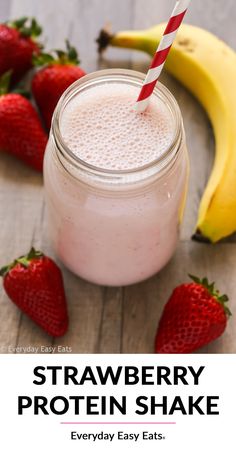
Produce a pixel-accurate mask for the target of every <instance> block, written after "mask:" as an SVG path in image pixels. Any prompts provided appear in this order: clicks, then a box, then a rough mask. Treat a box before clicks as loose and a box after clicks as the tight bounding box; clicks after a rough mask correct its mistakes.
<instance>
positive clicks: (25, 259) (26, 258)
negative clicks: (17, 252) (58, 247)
mask: <svg viewBox="0 0 236 451" xmlns="http://www.w3.org/2000/svg"><path fill="white" fill-rule="evenodd" d="M43 255H44V254H43V253H42V252H41V251H37V250H36V249H35V248H34V247H32V248H31V249H30V251H29V253H28V254H27V255H22V256H21V257H19V258H16V259H15V260H14V261H13V262H12V263H10V264H8V265H6V266H3V267H2V268H1V269H0V276H2V277H4V276H5V275H6V274H7V273H8V272H9V271H10V270H11V269H12V268H14V266H16V265H17V264H18V263H20V264H21V265H22V266H24V268H28V266H29V264H30V262H31V260H33V259H35V258H41V257H43Z"/></svg>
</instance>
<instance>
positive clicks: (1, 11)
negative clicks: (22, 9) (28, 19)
mask: <svg viewBox="0 0 236 451" xmlns="http://www.w3.org/2000/svg"><path fill="white" fill-rule="evenodd" d="M10 9H11V0H1V7H0V22H5V21H6V19H7V18H8V17H9V12H10Z"/></svg>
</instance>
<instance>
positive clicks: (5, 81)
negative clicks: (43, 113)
mask: <svg viewBox="0 0 236 451" xmlns="http://www.w3.org/2000/svg"><path fill="white" fill-rule="evenodd" d="M11 76H12V70H8V71H7V72H5V73H4V74H3V75H2V76H1V77H0V96H3V95H5V94H8V93H9V91H10V84H11ZM11 93H13V94H20V95H22V96H23V97H26V98H27V99H30V97H31V94H30V92H29V91H27V90H26V89H25V88H24V87H22V86H21V83H19V84H18V85H17V86H16V87H15V88H14V89H12V90H11Z"/></svg>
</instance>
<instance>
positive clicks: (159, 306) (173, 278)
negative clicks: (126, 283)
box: [122, 242, 236, 353]
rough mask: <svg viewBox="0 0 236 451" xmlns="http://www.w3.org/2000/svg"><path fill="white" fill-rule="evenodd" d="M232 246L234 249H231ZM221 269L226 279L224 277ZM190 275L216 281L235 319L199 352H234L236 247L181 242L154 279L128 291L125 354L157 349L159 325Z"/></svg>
mask: <svg viewBox="0 0 236 451" xmlns="http://www.w3.org/2000/svg"><path fill="white" fill-rule="evenodd" d="M232 247H233V249H232ZM222 268H224V276H223V277H222ZM188 273H193V274H196V275H199V277H203V276H206V277H208V278H209V280H215V281H216V283H217V287H218V288H219V289H220V290H221V292H222V293H225V292H227V293H228V295H229V297H230V299H231V303H230V308H231V309H232V313H233V316H232V317H231V318H230V320H229V323H228V327H227V331H226V332H225V334H224V335H223V336H222V337H221V338H220V339H219V340H217V341H215V342H214V343H212V344H210V345H209V346H207V347H206V348H202V349H201V351H200V352H210V353H235V352H236V328H235V311H236V303H235V283H234V280H235V277H236V245H235V244H218V245H217V246H208V245H205V244H198V243H189V242H181V243H180V245H179V247H178V250H177V253H176V255H175V257H174V258H173V259H172V260H171V262H170V263H169V264H168V265H167V266H166V267H165V268H164V269H163V270H162V271H161V272H160V273H159V274H158V275H156V276H155V277H153V278H151V279H149V280H148V281H146V282H144V283H141V284H139V285H134V286H131V287H127V288H125V295H124V306H125V308H124V317H123V318H124V319H123V331H124V334H123V340H122V351H123V352H127V353H150V352H153V350H154V339H155V334H156V329H157V325H158V322H159V319H160V316H161V313H162V310H163V307H164V305H165V303H166V302H167V300H168V298H169V296H170V294H171V293H172V290H173V289H174V287H175V286H177V285H179V284H181V283H183V282H187V281H188V280H189V279H188V276H187V274H188Z"/></svg>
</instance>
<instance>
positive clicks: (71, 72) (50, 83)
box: [32, 41, 85, 130]
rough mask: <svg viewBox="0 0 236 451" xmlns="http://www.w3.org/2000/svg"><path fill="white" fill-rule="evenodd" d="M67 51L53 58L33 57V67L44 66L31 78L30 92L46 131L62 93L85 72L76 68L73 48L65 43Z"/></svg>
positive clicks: (75, 56)
mask: <svg viewBox="0 0 236 451" xmlns="http://www.w3.org/2000/svg"><path fill="white" fill-rule="evenodd" d="M66 45H67V51H66V52H63V51H61V50H56V51H55V55H56V56H55V57H54V56H52V55H50V54H46V53H41V54H40V55H39V56H38V57H34V64H35V66H41V65H44V67H43V68H42V69H40V70H39V71H38V72H37V73H36V74H35V75H34V77H33V80H32V92H33V95H34V98H35V101H36V103H37V105H38V108H39V110H40V112H41V114H42V117H43V120H44V122H45V125H46V127H47V129H48V130H49V129H50V126H51V119H52V115H53V111H54V109H55V107H56V105H57V102H58V100H59V99H60V97H61V95H62V94H63V92H64V91H65V90H66V89H67V88H68V86H70V85H71V84H72V83H74V82H75V81H76V80H78V79H79V78H81V77H83V76H84V75H85V72H84V71H83V69H81V67H79V66H78V64H79V60H78V56H77V52H76V50H75V48H74V47H71V46H70V44H69V42H68V41H66Z"/></svg>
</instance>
